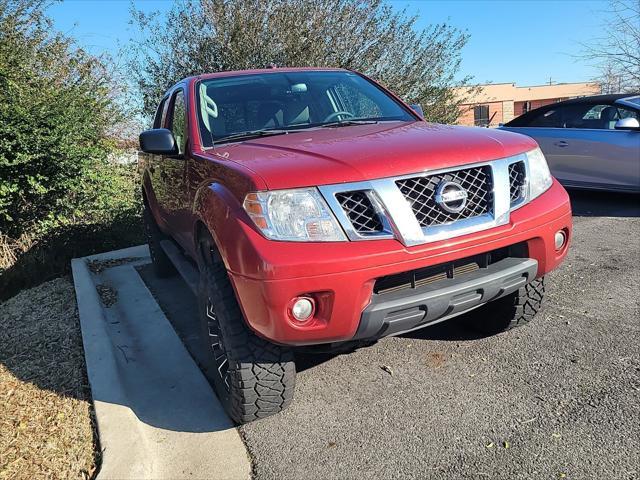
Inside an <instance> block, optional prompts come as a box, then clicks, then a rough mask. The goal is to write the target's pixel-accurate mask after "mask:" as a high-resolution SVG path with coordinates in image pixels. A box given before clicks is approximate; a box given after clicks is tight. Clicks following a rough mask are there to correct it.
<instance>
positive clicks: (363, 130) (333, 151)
mask: <svg viewBox="0 0 640 480" xmlns="http://www.w3.org/2000/svg"><path fill="white" fill-rule="evenodd" d="M536 146H537V144H536V143H535V141H534V140H532V139H531V138H529V137H526V136H524V135H519V134H515V133H510V132H506V131H498V130H490V129H486V128H467V127H456V126H450V125H436V124H430V123H426V122H411V123H405V122H403V123H400V122H393V123H389V122H383V123H378V124H369V125H354V126H346V127H339V128H315V129H309V130H301V131H296V132H293V133H290V134H287V135H277V136H273V137H263V138H259V139H255V140H249V141H244V142H241V143H235V144H229V145H221V146H219V147H215V154H216V157H218V158H221V157H222V158H225V159H227V160H231V161H233V162H237V163H239V164H241V165H243V166H245V167H246V168H248V169H249V170H251V171H253V172H254V173H255V174H257V175H259V176H260V177H262V179H263V181H264V182H265V183H266V185H267V187H268V188H269V189H270V190H276V189H284V188H296V187H306V186H315V185H328V184H335V183H344V182H356V181H363V180H373V179H377V178H384V177H391V176H397V175H405V174H411V173H419V172H424V171H426V170H434V169H440V168H447V167H452V166H459V165H465V164H469V163H476V162H482V161H487V160H495V159H498V158H504V157H509V156H512V155H517V154H519V153H523V152H526V151H528V150H531V149H533V148H535V147H536ZM210 152H211V151H210Z"/></svg>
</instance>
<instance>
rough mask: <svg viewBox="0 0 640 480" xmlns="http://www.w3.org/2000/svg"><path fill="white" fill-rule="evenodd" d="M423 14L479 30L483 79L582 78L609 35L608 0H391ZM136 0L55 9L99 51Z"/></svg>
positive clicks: (471, 70) (469, 66)
mask: <svg viewBox="0 0 640 480" xmlns="http://www.w3.org/2000/svg"><path fill="white" fill-rule="evenodd" d="M391 3H392V4H393V6H394V7H395V8H398V9H402V8H403V7H406V8H407V10H408V12H409V13H411V14H414V13H415V14H417V15H418V16H419V21H418V26H419V27H423V26H426V25H428V24H430V23H440V22H447V23H450V24H451V25H453V26H455V27H457V28H460V29H462V30H467V31H468V32H469V33H470V34H471V39H470V41H469V43H468V45H467V46H466V47H465V49H464V50H463V63H462V72H461V73H462V74H463V75H467V74H468V75H472V76H473V77H474V78H475V81H477V82H479V83H484V82H492V83H501V82H516V83H518V84H519V85H538V84H542V83H548V82H549V78H551V80H552V81H553V82H577V81H584V80H589V79H591V78H593V77H594V76H595V75H596V71H595V70H594V69H593V68H592V67H590V66H588V65H586V64H584V63H583V62H581V61H577V60H576V59H575V58H573V55H575V54H577V53H579V52H580V50H581V48H582V47H581V46H580V44H581V43H589V42H590V41H592V40H593V38H595V37H597V36H599V35H601V25H602V21H603V19H604V18H605V16H606V14H605V10H606V8H607V2H606V0H564V1H553V0H492V1H482V0H450V1H443V0H419V1H403V0H397V1H392V2H391ZM130 4H131V2H130V1H129V0H64V1H63V2H62V3H59V4H54V5H53V6H52V7H51V8H50V9H49V14H50V15H51V17H52V18H53V20H54V23H55V26H56V28H58V29H59V30H62V31H64V32H67V33H70V34H72V35H73V36H75V37H76V38H77V39H78V41H79V42H80V44H81V45H83V46H85V47H86V48H88V49H89V50H90V51H91V52H92V53H96V54H97V53H101V52H104V51H107V52H109V53H112V54H114V53H116V52H117V51H118V49H119V48H120V47H121V46H123V45H126V43H127V41H128V39H129V38H130V37H131V36H132V34H133V31H132V28H133V27H131V26H130V25H129V24H128V22H129V7H130ZM135 4H136V6H137V7H138V8H142V9H143V10H145V11H153V10H161V11H166V10H168V9H169V8H170V7H171V2H170V1H169V0H164V1H157V0H145V1H136V2H135Z"/></svg>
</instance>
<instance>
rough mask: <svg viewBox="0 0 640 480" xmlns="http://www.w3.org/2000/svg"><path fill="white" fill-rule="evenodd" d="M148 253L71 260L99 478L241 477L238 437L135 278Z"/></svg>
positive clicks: (243, 458) (243, 460) (243, 457)
mask: <svg viewBox="0 0 640 480" xmlns="http://www.w3.org/2000/svg"><path fill="white" fill-rule="evenodd" d="M149 262H150V259H149V254H148V250H147V247H146V246H139V247H132V248H128V249H124V250H119V251H115V252H109V253H106V254H101V255H94V256H91V257H86V258H80V259H74V260H73V262H72V269H73V277H74V283H75V289H76V296H77V299H78V310H79V314H80V322H81V327H82V338H83V343H84V349H85V357H86V363H87V373H88V376H89V382H90V384H91V390H92V395H93V401H94V406H95V413H96V420H97V426H98V434H99V439H100V448H101V449H102V465H101V469H100V473H99V474H98V478H100V479H109V478H120V479H125V478H154V479H157V478H205V477H206V478H224V479H247V478H249V477H250V473H251V466H250V462H249V459H248V456H247V453H246V450H245V447H244V445H243V443H242V441H241V439H240V436H239V434H238V432H237V430H236V429H235V428H234V426H233V424H232V422H231V420H229V419H228V417H227V416H226V415H225V413H224V411H223V409H222V406H221V405H220V403H219V402H218V399H217V398H216V396H215V394H214V393H213V391H212V390H211V387H210V386H209V384H208V382H207V381H206V379H205V378H204V376H203V374H202V373H201V371H200V370H199V369H198V367H197V366H196V364H195V362H194V361H193V359H192V358H191V356H190V355H189V353H188V352H187V350H186V349H185V347H184V345H183V343H182V342H181V341H180V339H179V338H178V336H177V335H176V333H175V331H174V329H173V327H172V326H171V324H170V323H169V321H168V320H167V318H166V317H165V315H164V313H163V312H162V310H161V309H160V307H159V306H158V304H157V303H156V301H155V300H154V298H153V296H152V295H151V293H150V292H149V290H148V289H147V287H146V286H145V284H144V282H143V281H142V280H141V278H140V276H139V275H138V273H137V271H136V269H135V267H136V266H141V265H144V264H147V263H149Z"/></svg>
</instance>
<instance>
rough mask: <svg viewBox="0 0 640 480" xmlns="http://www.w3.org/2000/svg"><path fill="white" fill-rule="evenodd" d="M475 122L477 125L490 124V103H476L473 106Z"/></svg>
mask: <svg viewBox="0 0 640 480" xmlns="http://www.w3.org/2000/svg"><path fill="white" fill-rule="evenodd" d="M473 124H474V125H475V126H476V127H486V126H487V125H489V105H476V106H475V107H473Z"/></svg>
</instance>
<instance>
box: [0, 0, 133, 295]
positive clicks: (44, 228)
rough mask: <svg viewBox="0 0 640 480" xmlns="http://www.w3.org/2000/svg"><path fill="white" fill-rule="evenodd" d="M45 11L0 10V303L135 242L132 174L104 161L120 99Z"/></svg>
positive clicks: (21, 5)
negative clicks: (88, 257)
mask: <svg viewBox="0 0 640 480" xmlns="http://www.w3.org/2000/svg"><path fill="white" fill-rule="evenodd" d="M46 6H47V3H46V2H33V1H29V0H0V255H2V256H3V258H0V276H1V278H0V298H2V297H7V296H9V295H10V294H12V293H14V292H15V291H16V289H17V288H18V286H20V285H28V284H31V283H33V282H35V281H42V280H44V279H45V277H46V276H53V275H56V274H60V272H62V271H64V270H65V269H66V268H67V266H68V260H69V259H70V258H72V257H73V256H77V255H82V254H87V253H91V252H95V251H100V250H105V249H108V248H115V247H119V246H123V245H127V244H131V242H137V241H140V239H141V229H140V228H139V226H138V225H139V221H138V218H139V214H140V201H139V196H140V195H139V187H138V178H137V172H136V171H135V167H133V166H118V165H113V164H111V163H110V162H109V161H108V156H109V154H110V153H112V152H114V151H115V142H114V140H113V138H114V136H115V135H114V134H115V132H116V131H117V127H118V125H120V124H121V121H122V119H123V115H122V113H121V110H120V108H119V107H118V104H117V102H116V98H115V93H114V92H116V91H117V90H116V89H115V88H114V84H113V81H112V79H111V76H110V74H109V71H108V68H107V66H106V64H105V63H104V62H103V61H101V60H100V59H99V58H96V57H94V56H91V55H89V54H87V53H86V52H84V51H83V50H82V49H80V48H78V47H77V46H76V45H75V44H74V42H73V40H72V39H70V38H68V37H66V36H65V35H63V34H59V33H51V32H53V28H52V25H51V22H50V20H49V19H48V18H47V17H46V16H45V15H44V13H43V11H44V8H45V7H46ZM43 272H45V273H44V274H43Z"/></svg>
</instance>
